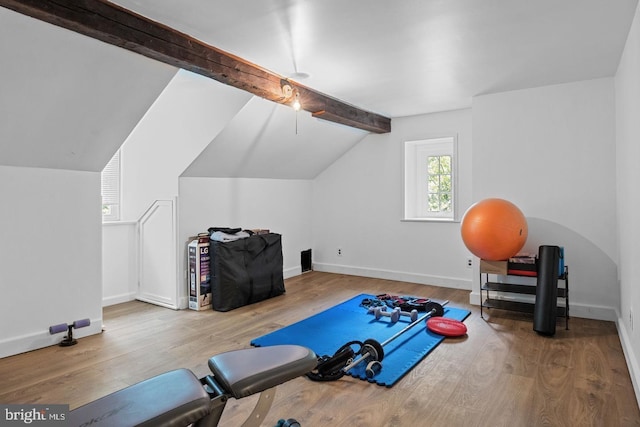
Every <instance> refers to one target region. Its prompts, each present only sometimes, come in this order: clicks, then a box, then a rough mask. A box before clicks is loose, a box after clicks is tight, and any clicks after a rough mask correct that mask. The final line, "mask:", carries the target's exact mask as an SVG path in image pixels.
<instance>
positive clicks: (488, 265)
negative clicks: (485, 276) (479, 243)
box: [480, 259, 507, 274]
mask: <svg viewBox="0 0 640 427" xmlns="http://www.w3.org/2000/svg"><path fill="white" fill-rule="evenodd" d="M480 273H489V274H507V261H506V260H504V261H487V260H485V259H481V260H480Z"/></svg>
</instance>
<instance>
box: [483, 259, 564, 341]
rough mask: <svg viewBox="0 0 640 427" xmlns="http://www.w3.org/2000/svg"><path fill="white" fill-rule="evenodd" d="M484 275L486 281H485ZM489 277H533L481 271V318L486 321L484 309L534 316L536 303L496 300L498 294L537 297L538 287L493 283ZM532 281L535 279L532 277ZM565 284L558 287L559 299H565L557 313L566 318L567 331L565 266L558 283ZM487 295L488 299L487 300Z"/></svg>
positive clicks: (558, 307)
mask: <svg viewBox="0 0 640 427" xmlns="http://www.w3.org/2000/svg"><path fill="white" fill-rule="evenodd" d="M483 275H484V279H485V280H484V281H483ZM489 275H499V276H505V277H509V276H515V277H531V276H522V275H518V274H496V273H494V272H485V271H483V270H482V268H481V269H480V302H481V304H480V317H481V318H483V319H484V313H483V309H485V308H486V309H492V308H493V309H500V310H509V311H517V312H521V313H529V314H533V311H534V307H535V302H523V301H512V300H509V299H504V298H496V297H498V296H499V294H498V293H507V294H520V295H533V296H534V297H535V295H536V285H523V284H514V283H508V282H491V281H489ZM531 278H532V279H533V278H535V277H531ZM560 281H562V282H564V287H560V286H558V299H563V300H564V301H563V302H564V305H558V306H557V308H556V310H557V311H556V313H557V316H558V317H564V320H565V325H564V326H565V329H567V330H568V329H569V267H568V266H566V265H565V266H564V272H563V274H562V275H561V276H559V277H558V282H560ZM485 295H486V298H485Z"/></svg>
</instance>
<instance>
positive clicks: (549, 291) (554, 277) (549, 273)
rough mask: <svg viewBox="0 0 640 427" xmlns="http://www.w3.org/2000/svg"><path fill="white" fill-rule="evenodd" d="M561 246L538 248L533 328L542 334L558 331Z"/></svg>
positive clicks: (551, 333) (552, 333)
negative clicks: (557, 315)
mask: <svg viewBox="0 0 640 427" xmlns="http://www.w3.org/2000/svg"><path fill="white" fill-rule="evenodd" d="M559 261H560V247H559V246H540V248H539V249H538V284H537V286H536V304H535V308H534V310H533V330H534V331H536V332H538V333H539V334H542V335H554V334H555V333H556V313H557V308H558V263H559Z"/></svg>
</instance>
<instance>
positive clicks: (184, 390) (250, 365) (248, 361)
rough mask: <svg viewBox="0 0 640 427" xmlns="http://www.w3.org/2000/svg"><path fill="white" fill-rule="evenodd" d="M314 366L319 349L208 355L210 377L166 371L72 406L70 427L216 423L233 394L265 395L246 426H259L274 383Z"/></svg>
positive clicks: (208, 425) (238, 396) (204, 425)
mask: <svg viewBox="0 0 640 427" xmlns="http://www.w3.org/2000/svg"><path fill="white" fill-rule="evenodd" d="M316 365H317V358H316V355H315V353H314V352H313V351H312V350H310V349H308V348H306V347H301V346H297V345H278V346H271V347H258V348H250V349H244V350H235V351H230V352H226V353H221V354H218V355H215V356H213V357H212V358H210V359H209V368H210V369H211V372H212V375H207V376H206V377H204V378H200V379H198V378H197V377H196V376H195V375H194V374H193V372H191V371H190V370H188V369H178V370H175V371H170V372H166V373H164V374H161V375H158V376H156V377H153V378H150V379H148V380H145V381H142V382H139V383H137V384H134V385H132V386H130V387H127V388H125V389H122V390H119V391H116V392H115V393H112V394H110V395H107V396H105V397H102V398H100V399H98V400H95V401H93V402H90V403H88V404H86V405H84V406H81V407H79V408H77V409H74V410H73V411H71V412H70V413H69V425H70V426H74V427H75V426H78V427H80V426H83V427H85V426H86V427H88V426H98V427H104V426H114V427H121V426H122V427H126V426H149V427H158V426H172V427H173V426H176V427H178V426H189V425H193V426H194V427H214V426H217V425H218V422H219V421H220V417H221V416H222V411H223V410H224V407H225V405H226V403H227V400H228V399H229V397H233V398H236V399H242V398H243V397H246V396H250V395H252V394H255V393H261V394H260V398H259V399H258V403H257V404H256V406H255V408H254V410H253V412H252V413H251V415H250V416H249V418H247V420H246V421H245V422H244V424H242V425H243V427H250V426H259V425H260V424H261V423H262V422H263V420H264V418H265V416H266V414H267V412H269V409H270V407H271V403H272V402H273V399H274V397H275V387H276V386H277V385H279V384H282V383H284V382H287V381H289V380H292V379H294V378H297V377H299V376H302V375H304V374H306V373H307V372H309V371H311V370H313V369H314V368H315V367H316Z"/></svg>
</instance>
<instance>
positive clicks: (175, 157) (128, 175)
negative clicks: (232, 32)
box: [121, 70, 251, 221]
mask: <svg viewBox="0 0 640 427" xmlns="http://www.w3.org/2000/svg"><path fill="white" fill-rule="evenodd" d="M249 99H251V95H250V94H249V93H247V92H243V91H241V90H238V89H236V88H233V87H231V86H227V85H224V84H222V83H218V82H216V81H214V80H211V79H207V78H205V77H202V76H200V75H197V74H193V73H190V72H188V71H184V70H180V71H179V72H178V73H177V74H176V75H175V77H174V78H173V79H172V80H171V82H170V83H169V84H168V85H167V87H166V88H165V90H164V91H163V92H162V93H161V94H160V96H159V97H158V99H156V101H155V102H154V104H153V105H152V106H151V108H150V109H149V111H147V113H146V114H145V116H144V117H143V118H142V120H141V121H140V123H138V125H137V126H136V128H135V129H134V131H133V132H132V133H131V134H130V135H129V137H128V138H127V140H126V141H125V143H124V145H123V147H122V166H121V168H122V210H121V213H122V217H121V219H122V220H124V221H137V220H139V219H140V217H141V216H142V215H143V214H144V213H145V211H146V210H147V209H148V208H149V207H150V206H151V205H152V203H153V202H154V201H155V200H173V199H174V197H176V196H177V195H178V177H179V176H180V175H181V174H182V173H183V172H184V170H185V169H186V168H187V167H188V166H189V165H190V164H191V162H193V160H194V159H195V158H196V157H198V155H200V153H201V152H202V150H204V148H205V147H206V146H207V145H208V144H209V143H210V142H211V141H212V140H213V139H214V138H215V137H216V135H217V134H218V133H219V132H220V131H221V130H222V129H223V128H224V127H225V126H226V125H227V123H228V122H229V120H231V118H232V117H233V116H234V115H235V114H236V113H237V112H238V111H239V110H240V109H241V108H242V107H243V106H244V105H245V104H246V103H247V101H248V100H249Z"/></svg>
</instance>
